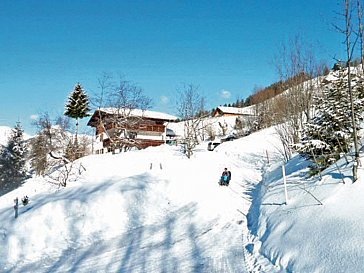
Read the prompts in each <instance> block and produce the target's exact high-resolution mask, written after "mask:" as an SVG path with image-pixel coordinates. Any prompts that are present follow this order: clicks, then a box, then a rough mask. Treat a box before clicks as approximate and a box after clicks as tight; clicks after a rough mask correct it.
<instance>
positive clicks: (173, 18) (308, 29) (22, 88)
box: [0, 0, 344, 132]
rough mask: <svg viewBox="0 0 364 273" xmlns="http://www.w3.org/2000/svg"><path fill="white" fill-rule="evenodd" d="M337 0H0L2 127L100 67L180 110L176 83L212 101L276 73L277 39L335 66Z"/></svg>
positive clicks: (246, 91)
mask: <svg viewBox="0 0 364 273" xmlns="http://www.w3.org/2000/svg"><path fill="white" fill-rule="evenodd" d="M338 8H339V6H338V4H337V1H336V0H320V1H317V0H305V1H302V0H286V1H279V0H277V1H270V0H240V1H238V0H236V1H235V0H225V1H223V0H222V1H215V0H210V1H199V0H188V1H183V0H174V1H173V0H170V1H167V0H166V1H151V0H144V1H141V0H130V1H122V0H93V1H91V0H88V1H86V0H83V1H81V0H67V1H66V0H59V1H50V0H49V1H46V0H16V1H14V0H0V94H1V98H0V125H7V126H11V127H13V126H14V125H15V122H16V121H18V120H19V121H21V123H22V125H23V127H24V128H25V130H26V131H27V132H31V131H32V130H33V129H32V126H31V122H32V120H31V118H32V117H34V115H36V114H39V113H44V112H48V113H50V115H51V116H52V117H55V116H57V115H61V114H62V113H63V111H64V105H65V103H66V101H67V97H68V95H69V93H70V92H71V91H72V90H73V87H74V85H75V84H76V83H77V82H80V83H81V84H82V85H83V86H84V88H85V90H86V91H87V92H88V94H89V95H91V96H92V95H93V94H94V93H96V92H97V91H98V89H97V79H98V78H99V77H100V75H101V74H102V72H115V73H120V74H122V75H124V76H125V79H126V80H130V81H132V82H134V83H136V84H137V85H138V86H140V87H142V88H143V90H144V93H145V94H146V95H147V96H149V97H151V98H152V99H153V110H156V111H162V112H166V113H169V114H176V112H175V110H174V109H175V100H176V89H177V88H178V87H180V86H181V84H182V83H192V84H194V85H198V86H199V90H200V93H201V94H202V95H204V96H205V97H206V98H207V108H208V109H212V108H213V107H216V106H218V105H221V104H224V103H229V102H234V101H236V99H237V98H246V97H248V96H249V95H250V94H251V92H252V89H253V88H254V86H267V85H269V84H271V83H273V82H275V81H277V80H278V76H277V73H276V70H275V67H274V66H273V65H272V60H273V59H274V55H275V53H277V51H278V48H279V46H280V45H281V44H282V43H283V42H285V41H287V40H288V39H289V38H292V37H293V36H295V35H297V34H299V35H301V36H302V37H304V38H305V39H307V40H308V42H309V43H312V44H315V45H316V52H317V55H318V56H319V59H322V60H326V61H328V63H329V64H330V65H332V63H333V57H334V56H335V57H337V58H339V57H340V56H341V55H342V54H343V53H344V51H343V50H344V49H343V46H342V44H341V42H342V40H343V37H342V36H341V35H340V34H338V33H336V32H335V31H334V30H333V29H332V28H331V26H330V25H331V24H332V23H333V22H334V21H335V16H336V15H335V12H334V11H337V10H338ZM84 122H85V121H84Z"/></svg>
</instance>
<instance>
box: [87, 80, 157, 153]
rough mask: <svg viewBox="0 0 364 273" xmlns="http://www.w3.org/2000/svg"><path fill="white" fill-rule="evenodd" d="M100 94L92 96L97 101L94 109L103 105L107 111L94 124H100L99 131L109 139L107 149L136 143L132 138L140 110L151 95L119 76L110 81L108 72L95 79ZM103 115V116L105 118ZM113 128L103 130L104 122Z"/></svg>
mask: <svg viewBox="0 0 364 273" xmlns="http://www.w3.org/2000/svg"><path fill="white" fill-rule="evenodd" d="M99 87H100V90H101V94H100V95H99V96H97V97H96V98H94V100H93V101H94V102H96V103H97V104H98V109H99V110H100V109H102V108H103V107H107V108H109V109H108V112H111V113H112V114H111V115H108V116H107V117H101V111H99V114H100V117H99V122H100V124H99V125H98V126H101V127H103V131H104V132H105V133H107V134H109V135H108V137H109V139H110V142H111V143H110V145H111V149H112V150H113V151H114V150H116V149H119V150H120V151H122V150H124V151H126V150H128V149H131V148H133V147H138V146H139V145H138V144H139V143H138V141H137V140H136V139H135V137H136V134H137V132H138V128H139V125H140V123H141V121H142V116H143V112H144V111H145V110H147V109H149V108H150V107H151V102H152V101H151V99H150V98H149V97H147V96H145V95H144V94H143V89H142V88H140V87H138V86H137V85H135V84H134V83H132V82H130V81H126V80H124V79H123V77H121V76H120V77H119V80H118V81H114V79H113V77H112V75H110V74H103V76H102V78H100V79H99ZM136 112H138V113H139V112H140V113H139V115H135V113H136ZM105 119H107V120H105ZM105 121H106V122H107V123H108V124H110V125H111V126H112V127H113V128H111V129H110V128H108V130H106V128H105V125H104V122H105Z"/></svg>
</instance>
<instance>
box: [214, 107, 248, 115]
mask: <svg viewBox="0 0 364 273" xmlns="http://www.w3.org/2000/svg"><path fill="white" fill-rule="evenodd" d="M217 110H220V111H221V112H222V113H225V114H235V115H254V109H253V107H250V106H249V107H242V108H240V107H227V106H219V107H217Z"/></svg>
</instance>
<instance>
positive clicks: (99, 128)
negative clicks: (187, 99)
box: [87, 108, 177, 153]
mask: <svg viewBox="0 0 364 273" xmlns="http://www.w3.org/2000/svg"><path fill="white" fill-rule="evenodd" d="M176 119H177V118H176V117H174V116H171V115H168V114H163V113H159V112H154V111H141V110H132V111H129V112H128V115H127V116H123V115H121V114H120V112H119V111H118V109H113V108H106V109H100V110H96V111H95V112H94V114H93V115H92V117H91V118H90V120H89V122H88V124H87V125H89V126H91V127H94V128H95V129H96V139H97V141H98V142H99V143H98V147H96V148H95V150H96V153H104V152H106V151H114V150H115V149H122V148H125V147H135V148H138V149H144V148H147V147H150V146H159V145H161V144H164V143H166V129H167V128H166V125H167V124H168V122H173V121H175V120H176ZM101 150H102V151H101Z"/></svg>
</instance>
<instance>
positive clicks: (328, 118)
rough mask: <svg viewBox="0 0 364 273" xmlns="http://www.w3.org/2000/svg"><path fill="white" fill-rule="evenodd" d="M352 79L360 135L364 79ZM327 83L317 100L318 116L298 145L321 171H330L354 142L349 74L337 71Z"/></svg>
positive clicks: (305, 128)
mask: <svg viewBox="0 0 364 273" xmlns="http://www.w3.org/2000/svg"><path fill="white" fill-rule="evenodd" d="M351 76H352V86H353V97H354V111H355V117H356V120H355V126H356V130H357V131H358V130H360V129H361V127H360V124H361V122H362V121H363V111H364V79H363V77H362V76H361V75H351ZM324 82H325V85H324V86H323V89H322V94H321V96H319V97H315V98H314V105H315V108H316V114H315V115H314V117H313V118H312V120H311V121H309V122H307V123H306V125H305V127H304V128H303V134H302V136H303V137H302V140H301V143H300V144H299V145H297V147H298V151H299V152H300V153H302V154H304V155H306V156H307V157H309V158H311V159H315V161H316V164H317V163H318V164H319V166H316V168H318V169H322V168H325V167H327V166H328V165H329V164H330V163H331V162H333V161H335V160H337V159H338V158H339V156H340V154H341V153H347V152H349V150H350V148H351V146H352V143H353V139H354V135H353V131H354V130H353V126H352V122H351V107H350V101H349V95H348V83H347V73H346V71H345V70H340V71H335V72H333V73H332V74H330V76H329V77H327V78H326V80H325V81H324Z"/></svg>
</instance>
